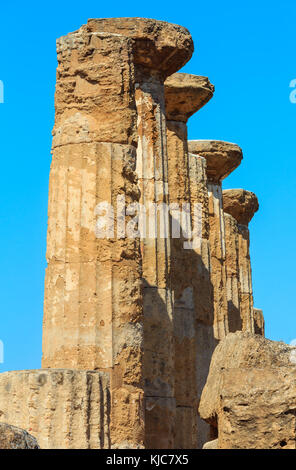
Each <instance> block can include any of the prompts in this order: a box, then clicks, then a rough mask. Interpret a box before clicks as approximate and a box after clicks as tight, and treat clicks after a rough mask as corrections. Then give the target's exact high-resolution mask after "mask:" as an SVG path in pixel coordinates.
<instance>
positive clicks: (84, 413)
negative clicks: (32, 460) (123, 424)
mask: <svg viewBox="0 0 296 470" xmlns="http://www.w3.org/2000/svg"><path fill="white" fill-rule="evenodd" d="M108 375H109V374H107V373H104V372H97V371H83V370H70V369H56V370H55V369H39V370H21V371H12V372H4V373H2V374H0V423H7V424H11V425H13V426H18V427H21V428H23V429H25V430H26V431H27V432H29V433H30V434H32V435H33V436H34V437H36V438H37V439H38V444H39V445H40V447H41V449H108V448H110V385H109V376H108Z"/></svg>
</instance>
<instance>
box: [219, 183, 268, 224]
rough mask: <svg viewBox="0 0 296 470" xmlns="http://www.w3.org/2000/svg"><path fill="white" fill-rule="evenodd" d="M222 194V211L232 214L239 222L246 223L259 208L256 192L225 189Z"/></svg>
mask: <svg viewBox="0 0 296 470" xmlns="http://www.w3.org/2000/svg"><path fill="white" fill-rule="evenodd" d="M222 194H223V209H224V212H226V213H227V214H230V215H232V216H233V217H234V218H235V219H236V220H237V222H238V223H239V224H241V225H248V223H249V222H250V220H251V219H252V218H253V216H254V214H255V212H257V211H258V209H259V203H258V199H257V196H256V194H254V193H252V192H251V191H246V190H245V189H226V190H224V191H223V193H222Z"/></svg>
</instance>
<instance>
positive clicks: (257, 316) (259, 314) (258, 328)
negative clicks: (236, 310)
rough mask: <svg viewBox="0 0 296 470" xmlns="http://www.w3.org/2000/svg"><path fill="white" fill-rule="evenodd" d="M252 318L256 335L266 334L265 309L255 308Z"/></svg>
mask: <svg viewBox="0 0 296 470" xmlns="http://www.w3.org/2000/svg"><path fill="white" fill-rule="evenodd" d="M252 318H253V324H254V333H255V335H261V336H265V321H264V316H263V311H262V310H261V309H260V308H253V315H252Z"/></svg>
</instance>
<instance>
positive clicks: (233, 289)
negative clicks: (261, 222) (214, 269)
mask: <svg viewBox="0 0 296 470" xmlns="http://www.w3.org/2000/svg"><path fill="white" fill-rule="evenodd" d="M222 195H223V210H224V213H225V214H224V216H225V227H226V228H225V243H226V260H225V266H226V276H227V302H228V320H229V331H231V332H234V331H237V330H244V331H251V332H253V333H254V332H255V330H254V329H255V323H256V319H257V318H258V321H259V324H258V326H257V327H256V328H257V332H259V331H262V319H260V318H259V315H257V314H256V312H255V315H256V319H255V318H254V309H253V303H254V301H253V287H252V269H251V260H250V233H249V228H248V224H249V222H250V221H251V219H252V218H253V216H254V214H255V212H256V211H257V210H258V208H259V204H258V199H257V197H256V195H255V194H254V193H252V192H251V191H246V190H244V189H227V190H224V191H223V193H222ZM258 328H259V330H258ZM263 330H264V327H263Z"/></svg>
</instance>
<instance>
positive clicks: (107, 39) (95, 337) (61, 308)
mask: <svg viewBox="0 0 296 470" xmlns="http://www.w3.org/2000/svg"><path fill="white" fill-rule="evenodd" d="M57 51H58V69H57V85H56V95H55V108H56V120H55V127H54V132H53V159H52V165H51V172H50V183H49V209H48V238H47V261H48V267H47V272H46V281H45V309H44V325H43V360H42V365H43V367H51V368H72V369H88V370H90V369H91V370H104V371H109V370H110V371H112V374H111V389H112V403H113V406H112V410H113V411H115V409H116V407H117V408H120V407H121V408H122V407H124V408H125V411H124V413H123V411H122V409H121V411H120V410H118V412H117V413H115V414H114V415H113V418H112V427H113V428H112V436H113V438H112V446H114V447H116V446H120V445H130V446H138V445H143V439H144V421H143V411H142V409H143V372H142V362H143V360H142V353H143V312H142V294H141V256H140V246H139V242H138V240H136V239H128V238H126V237H125V238H119V237H118V236H117V233H116V226H117V220H118V217H117V212H116V208H117V198H118V196H121V197H124V198H125V203H124V206H127V205H128V204H130V203H135V202H137V201H138V198H139V191H138V188H137V182H136V173H135V168H136V144H137V128H136V122H137V121H136V107H135V97H134V88H135V78H134V67H133V52H132V40H131V39H129V38H126V37H122V36H120V35H114V34H107V33H103V34H102V33H95V32H88V31H85V29H84V28H83V27H82V28H81V29H80V30H78V31H77V32H74V33H71V34H69V35H67V36H65V37H62V38H60V39H59V40H58V41H57ZM113 215H114V218H113ZM125 443H127V444H125ZM141 443H142V444H141Z"/></svg>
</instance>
